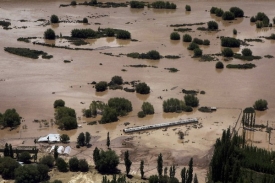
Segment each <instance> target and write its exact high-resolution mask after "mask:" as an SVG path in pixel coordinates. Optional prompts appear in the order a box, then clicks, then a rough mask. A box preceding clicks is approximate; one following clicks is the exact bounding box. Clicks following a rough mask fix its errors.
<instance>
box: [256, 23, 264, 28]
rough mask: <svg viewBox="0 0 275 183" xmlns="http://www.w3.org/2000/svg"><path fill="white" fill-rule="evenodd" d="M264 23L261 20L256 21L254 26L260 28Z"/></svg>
mask: <svg viewBox="0 0 275 183" xmlns="http://www.w3.org/2000/svg"><path fill="white" fill-rule="evenodd" d="M263 26H264V25H263V22H257V23H256V27H257V28H258V29H260V28H262V27H263Z"/></svg>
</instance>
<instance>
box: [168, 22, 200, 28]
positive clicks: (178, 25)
mask: <svg viewBox="0 0 275 183" xmlns="http://www.w3.org/2000/svg"><path fill="white" fill-rule="evenodd" d="M204 24H205V23H204V22H199V23H192V24H171V25H170V27H185V26H193V25H204Z"/></svg>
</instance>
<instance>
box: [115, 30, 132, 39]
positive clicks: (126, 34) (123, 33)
mask: <svg viewBox="0 0 275 183" xmlns="http://www.w3.org/2000/svg"><path fill="white" fill-rule="evenodd" d="M116 38H117V39H131V33H130V32H129V31H126V30H119V31H117V33H116Z"/></svg>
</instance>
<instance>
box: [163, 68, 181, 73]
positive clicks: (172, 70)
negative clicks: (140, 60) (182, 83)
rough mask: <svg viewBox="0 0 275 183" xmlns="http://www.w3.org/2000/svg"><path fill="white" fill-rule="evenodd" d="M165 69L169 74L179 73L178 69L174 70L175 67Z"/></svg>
mask: <svg viewBox="0 0 275 183" xmlns="http://www.w3.org/2000/svg"><path fill="white" fill-rule="evenodd" d="M164 69H166V70H169V72H178V71H179V70H178V69H177V68H174V67H170V68H164Z"/></svg>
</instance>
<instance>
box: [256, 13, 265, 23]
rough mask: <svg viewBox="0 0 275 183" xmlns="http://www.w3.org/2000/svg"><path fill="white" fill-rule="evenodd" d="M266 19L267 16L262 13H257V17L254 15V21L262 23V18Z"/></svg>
mask: <svg viewBox="0 0 275 183" xmlns="http://www.w3.org/2000/svg"><path fill="white" fill-rule="evenodd" d="M266 17H267V16H266V14H265V13H263V12H258V13H257V15H256V17H255V19H256V20H259V21H263V20H264V18H266Z"/></svg>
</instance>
